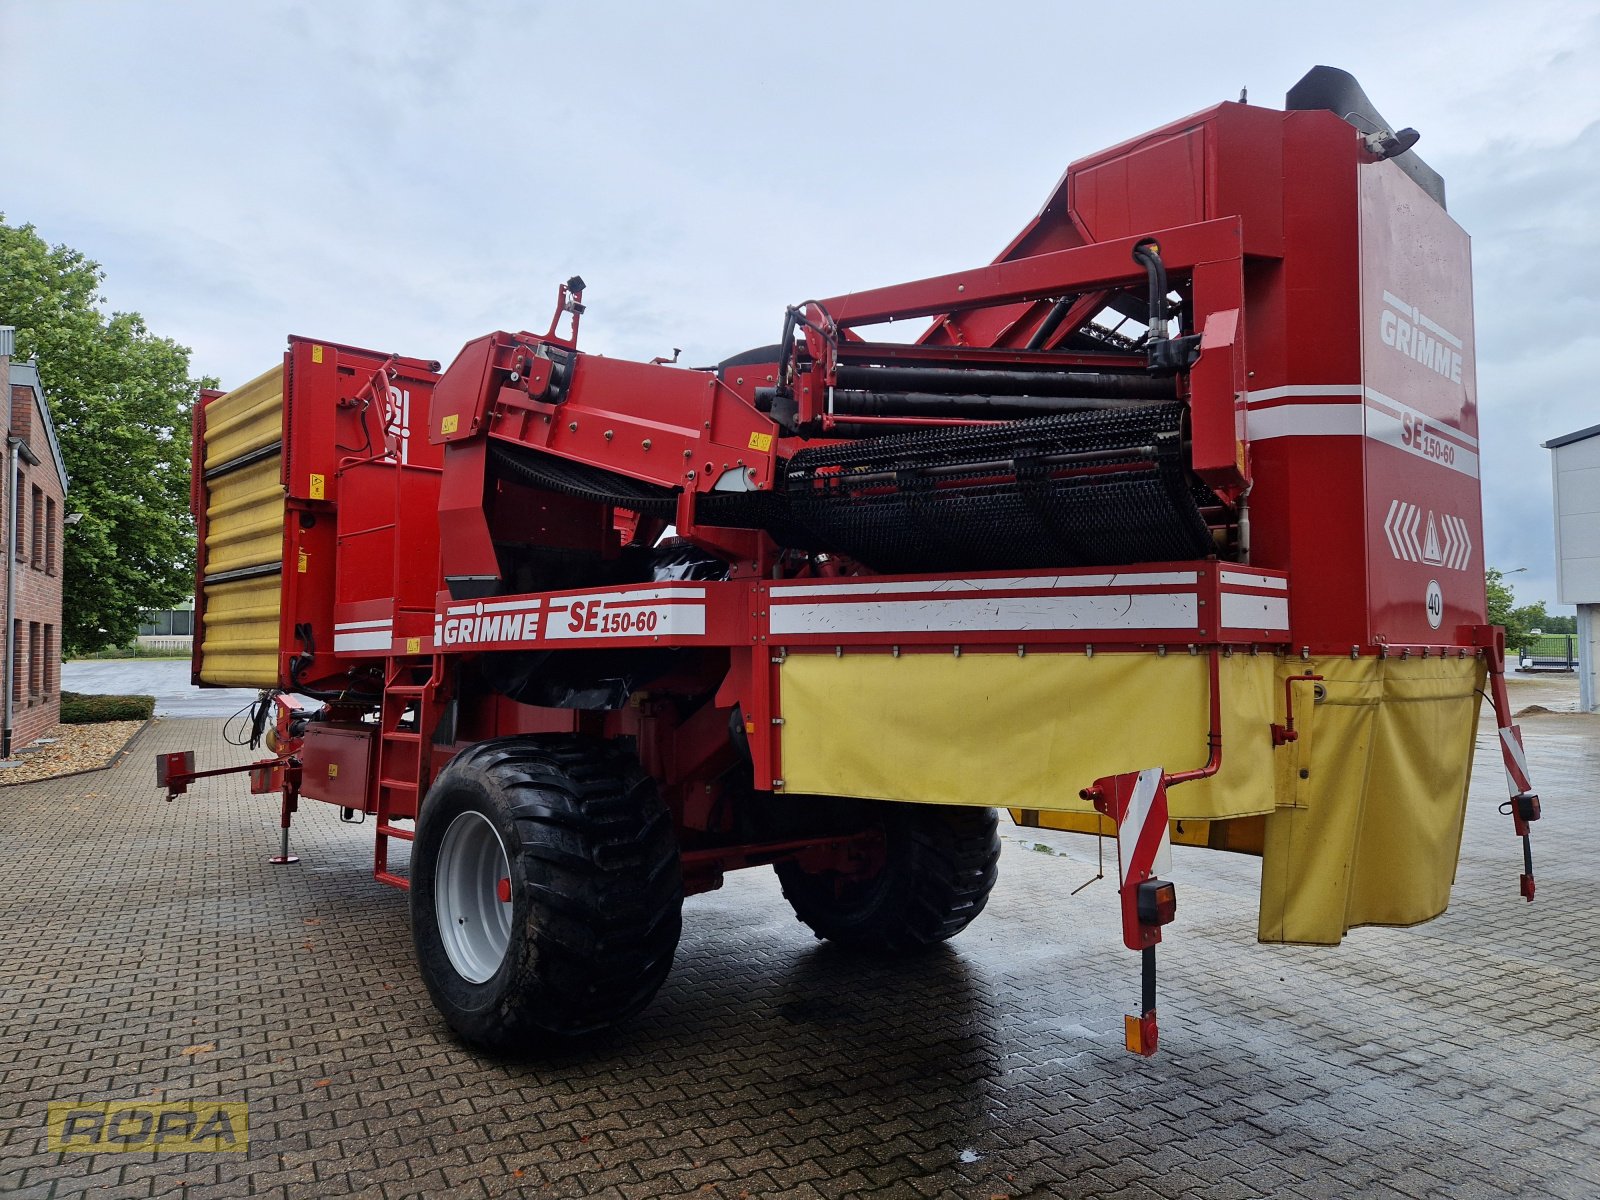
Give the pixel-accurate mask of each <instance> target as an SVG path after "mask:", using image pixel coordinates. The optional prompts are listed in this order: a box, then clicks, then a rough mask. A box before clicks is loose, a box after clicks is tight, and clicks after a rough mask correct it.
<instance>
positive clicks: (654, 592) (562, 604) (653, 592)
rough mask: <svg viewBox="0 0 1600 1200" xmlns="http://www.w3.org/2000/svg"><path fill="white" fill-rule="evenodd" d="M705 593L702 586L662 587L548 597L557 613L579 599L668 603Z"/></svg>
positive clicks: (565, 609) (553, 610) (696, 598)
mask: <svg viewBox="0 0 1600 1200" xmlns="http://www.w3.org/2000/svg"><path fill="white" fill-rule="evenodd" d="M705 595H706V590H705V588H703V587H693V588H691V587H684V588H679V587H664V588H638V589H634V590H630V591H625V592H585V593H584V594H583V595H581V596H551V597H550V598H549V599H550V611H551V612H552V613H557V612H566V611H567V609H569V608H571V607H572V605H574V604H576V603H579V602H580V601H588V602H593V601H595V600H599V601H601V602H603V603H606V604H639V603H642V602H644V601H646V600H663V601H666V602H667V603H669V604H670V603H672V602H673V601H675V600H704V599H705Z"/></svg>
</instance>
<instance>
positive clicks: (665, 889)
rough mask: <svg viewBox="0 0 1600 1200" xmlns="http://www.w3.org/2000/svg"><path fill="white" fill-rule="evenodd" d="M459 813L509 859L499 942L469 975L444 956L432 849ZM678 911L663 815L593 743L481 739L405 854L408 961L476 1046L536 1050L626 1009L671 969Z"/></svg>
mask: <svg viewBox="0 0 1600 1200" xmlns="http://www.w3.org/2000/svg"><path fill="white" fill-rule="evenodd" d="M469 812H475V813H478V814H480V815H481V816H483V817H485V818H487V820H488V822H489V824H490V825H492V826H493V829H494V833H495V834H497V835H498V837H499V840H500V843H501V845H502V846H503V849H504V852H505V861H507V862H508V863H509V876H508V877H509V879H510V885H509V890H510V894H511V899H510V904H511V906H512V911H511V917H510V930H509V942H508V944H507V946H506V948H505V952H504V958H503V959H502V960H501V961H500V963H499V967H498V969H497V970H493V974H491V975H489V976H488V978H486V979H483V980H482V981H481V982H474V981H473V980H472V979H471V978H469V977H468V976H467V975H466V974H463V972H462V971H461V970H459V969H458V968H457V966H456V965H455V964H454V963H453V962H452V959H451V952H450V950H448V949H447V948H446V946H445V939H444V937H443V936H442V935H441V932H440V903H439V896H440V893H441V889H440V887H439V883H440V848H441V844H442V843H443V842H444V840H445V836H446V833H447V831H448V830H449V828H450V826H451V824H452V822H453V821H455V820H456V819H457V818H460V817H462V816H463V814H466V813H469ZM463 826H464V827H478V828H481V822H476V821H474V820H472V819H470V818H469V819H467V820H466V821H464V822H463ZM480 836H481V835H480ZM488 840H489V841H490V842H491V843H492V839H488ZM450 861H452V862H454V861H459V860H458V859H455V858H452V859H451V860H450ZM445 869H446V871H447V872H448V871H449V870H451V869H452V868H451V867H450V866H449V864H448V863H447V865H446V868H445ZM463 875H465V872H463ZM492 886H494V885H493V884H491V887H492ZM444 890H445V891H446V892H448V890H449V881H448V879H447V880H446V881H445V888H444ZM500 894H501V895H503V893H500ZM682 910H683V874H682V869H681V867H680V864H679V861H678V847H677V841H676V838H675V837H674V834H673V828H672V819H671V816H670V814H669V813H668V811H667V809H666V806H665V805H663V804H662V802H661V799H660V797H659V796H658V795H657V794H656V789H655V785H654V783H653V782H652V781H651V779H650V778H649V777H648V776H647V775H646V774H645V773H644V772H643V771H642V770H641V769H640V767H639V764H638V761H637V760H636V759H634V758H633V757H632V756H631V755H628V754H626V753H624V752H622V751H620V750H618V749H617V748H616V747H614V746H611V745H609V744H607V743H605V742H602V741H597V740H594V739H586V738H578V737H572V736H566V735H545V736H537V737H514V738H496V739H494V740H492V741H486V742H480V743H478V744H477V745H475V746H472V747H470V748H469V749H467V750H464V751H462V752H461V753H460V754H458V755H457V756H456V757H455V758H454V759H452V760H451V761H450V763H449V764H448V765H447V766H446V767H445V768H444V770H443V771H441V772H440V773H439V776H438V778H437V779H435V780H434V783H433V786H432V787H431V788H429V789H428V794H427V797H426V798H425V799H424V800H423V803H422V811H421V812H420V813H419V814H418V819H417V838H416V843H415V845H414V847H413V851H412V858H411V929H412V938H413V940H414V941H415V943H416V950H417V961H418V964H419V966H420V967H421V971H422V978H423V981H424V983H426V984H427V987H428V992H429V994H430V995H431V996H432V997H433V1002H434V1004H435V1005H436V1006H438V1009H439V1011H440V1012H441V1013H442V1014H443V1015H444V1018H445V1020H446V1021H448V1022H449V1024H450V1026H451V1028H453V1029H454V1030H455V1031H456V1032H457V1033H459V1034H460V1035H461V1036H462V1037H463V1038H465V1039H466V1040H467V1041H469V1042H472V1043H474V1044H476V1045H478V1046H482V1047H484V1048H487V1049H490V1050H495V1051H500V1052H518V1051H525V1050H530V1049H537V1048H539V1047H540V1046H542V1045H548V1044H551V1043H555V1042H558V1041H560V1040H562V1039H567V1038H572V1037H576V1036H579V1035H582V1034H585V1033H591V1032H594V1031H596V1030H599V1029H604V1028H607V1027H609V1026H612V1025H615V1024H617V1023H618V1022H621V1021H623V1020H626V1019H627V1018H628V1017H630V1016H632V1015H633V1014H635V1013H637V1012H638V1011H639V1010H640V1009H642V1008H644V1006H645V1005H646V1004H648V1003H649V1002H650V1000H651V998H652V997H653V996H654V995H655V993H656V989H658V988H659V987H660V986H661V983H662V981H663V980H664V979H665V978H666V976H667V972H668V970H670V968H671V966H672V956H673V953H674V951H675V950H676V949H677V945H678V934H679V932H680V930H681V927H682ZM463 923H464V922H463ZM452 944H453V945H454V946H456V947H457V950H456V952H457V954H459V953H460V950H459V942H453V943H452ZM490 961H491V962H492V959H491V960H490ZM488 969H492V967H490V968H485V970H488Z"/></svg>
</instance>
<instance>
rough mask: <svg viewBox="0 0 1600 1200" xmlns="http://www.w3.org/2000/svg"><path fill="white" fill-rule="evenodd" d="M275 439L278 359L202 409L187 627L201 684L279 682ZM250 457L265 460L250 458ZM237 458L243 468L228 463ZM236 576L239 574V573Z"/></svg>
mask: <svg viewBox="0 0 1600 1200" xmlns="http://www.w3.org/2000/svg"><path fill="white" fill-rule="evenodd" d="M282 442H283V367H282V365H281V364H280V365H279V366H276V367H274V368H273V369H272V370H270V371H268V372H266V373H265V374H263V375H260V376H258V377H256V378H255V379H252V380H251V381H250V382H249V383H246V384H242V385H241V386H239V387H237V388H234V389H233V391H231V392H229V393H227V394H226V395H224V396H219V397H218V398H217V399H216V400H213V401H212V402H211V404H210V405H209V406H208V407H207V408H206V426H205V453H204V465H205V470H206V476H205V478H204V480H203V485H202V486H203V487H204V497H205V514H206V535H205V540H204V542H203V543H202V544H201V546H200V555H201V559H200V572H201V576H202V578H203V579H204V580H205V582H204V584H203V585H202V593H203V596H204V605H203V611H202V614H201V624H200V628H199V630H197V631H196V632H197V634H198V638H199V643H200V646H199V662H200V678H201V680H202V681H204V682H206V683H211V684H217V685H220V686H225V687H274V686H276V684H277V683H278V616H279V609H280V605H281V594H282V587H283V579H282V576H281V574H280V573H279V570H280V569H281V566H282V562H283V519H284V502H283V498H284V489H283V484H282V482H281V476H282V473H283V452H282ZM269 451H276V452H273V453H269ZM254 455H264V456H263V457H254V458H251V457H249V456H254ZM242 459H243V460H247V461H246V462H245V465H243V466H237V467H230V464H234V463H237V462H239V461H240V460H242ZM240 573H244V575H245V576H247V577H244V578H240V577H239V575H240ZM218 577H221V578H218Z"/></svg>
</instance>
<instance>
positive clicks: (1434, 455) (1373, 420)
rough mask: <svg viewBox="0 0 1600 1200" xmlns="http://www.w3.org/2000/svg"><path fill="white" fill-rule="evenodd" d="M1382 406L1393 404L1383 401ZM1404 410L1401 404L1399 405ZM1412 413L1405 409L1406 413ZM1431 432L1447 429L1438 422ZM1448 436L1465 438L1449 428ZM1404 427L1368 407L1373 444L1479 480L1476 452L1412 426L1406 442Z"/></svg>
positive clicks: (1432, 426)
mask: <svg viewBox="0 0 1600 1200" xmlns="http://www.w3.org/2000/svg"><path fill="white" fill-rule="evenodd" d="M1384 403H1386V404H1387V403H1392V401H1389V400H1387V399H1386V400H1385V401H1384ZM1399 407H1401V408H1404V407H1405V406H1404V405H1401V406H1399ZM1409 411H1411V410H1408V412H1409ZM1428 428H1429V429H1430V430H1446V429H1447V427H1446V426H1443V425H1439V424H1437V423H1434V424H1430V425H1429V426H1428ZM1448 432H1449V433H1452V434H1456V435H1457V436H1458V437H1461V438H1465V437H1466V435H1465V434H1462V433H1461V432H1460V431H1459V430H1454V429H1450V430H1448ZM1406 435H1407V427H1406V426H1405V424H1404V423H1403V422H1402V421H1401V419H1400V417H1397V416H1394V415H1392V414H1391V413H1386V412H1384V411H1383V410H1382V409H1379V408H1374V407H1372V406H1371V405H1370V404H1369V405H1368V406H1367V437H1369V438H1371V439H1372V440H1373V441H1375V442H1382V443H1383V444H1384V445H1385V446H1393V447H1394V448H1395V449H1396V450H1400V451H1403V452H1404V453H1406V454H1414V455H1416V456H1417V457H1418V458H1420V459H1422V460H1423V461H1425V462H1431V463H1435V464H1437V465H1438V466H1441V467H1445V468H1448V469H1449V470H1451V471H1458V472H1460V473H1461V474H1462V475H1466V476H1469V477H1470V478H1473V479H1476V478H1477V477H1478V452H1477V451H1476V450H1468V449H1466V448H1465V447H1463V446H1457V445H1453V444H1451V442H1449V441H1448V440H1445V439H1443V438H1431V439H1430V438H1429V437H1428V436H1427V435H1426V434H1425V433H1419V432H1417V430H1416V427H1415V425H1413V426H1412V427H1411V431H1410V438H1409V440H1408V439H1407V436H1406ZM1418 557H1420V555H1419V556H1418Z"/></svg>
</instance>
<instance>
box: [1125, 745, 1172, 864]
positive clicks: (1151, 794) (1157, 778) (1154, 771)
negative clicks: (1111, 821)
mask: <svg viewBox="0 0 1600 1200" xmlns="http://www.w3.org/2000/svg"><path fill="white" fill-rule="evenodd" d="M1160 786H1161V768H1160V767H1151V768H1150V769H1149V770H1146V771H1140V772H1139V781H1138V782H1137V783H1135V784H1134V785H1133V795H1131V796H1129V797H1128V810H1127V812H1125V813H1123V814H1122V820H1121V822H1120V823H1119V824H1118V825H1117V867H1118V870H1119V872H1120V874H1121V876H1122V879H1121V882H1122V883H1123V884H1126V883H1127V882H1128V872H1129V871H1130V870H1131V869H1132V868H1133V867H1134V865H1135V864H1134V861H1133V860H1134V851H1135V850H1136V849H1137V848H1138V845H1139V835H1140V834H1141V833H1143V832H1144V827H1145V823H1146V822H1147V821H1149V819H1150V810H1151V809H1152V808H1153V807H1154V806H1155V799H1156V792H1157V790H1158V789H1159V788H1160ZM1161 824H1162V829H1161V844H1160V845H1159V846H1158V847H1157V848H1156V852H1155V857H1154V858H1153V859H1152V861H1151V863H1150V874H1151V875H1152V876H1155V877H1158V878H1159V877H1160V876H1162V875H1170V874H1171V873H1172V831H1171V828H1170V826H1168V824H1167V822H1166V821H1165V820H1163V821H1162V822H1161Z"/></svg>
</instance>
